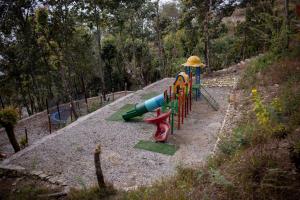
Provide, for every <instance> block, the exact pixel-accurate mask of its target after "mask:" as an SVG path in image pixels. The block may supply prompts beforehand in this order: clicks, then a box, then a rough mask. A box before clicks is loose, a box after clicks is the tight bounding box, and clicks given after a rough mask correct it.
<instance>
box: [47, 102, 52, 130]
mask: <svg viewBox="0 0 300 200" xmlns="http://www.w3.org/2000/svg"><path fill="white" fill-rule="evenodd" d="M46 107H47V116H48V128H49V132H50V134H51V119H50V112H49V105H48V99H46Z"/></svg>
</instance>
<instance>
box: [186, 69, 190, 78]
mask: <svg viewBox="0 0 300 200" xmlns="http://www.w3.org/2000/svg"><path fill="white" fill-rule="evenodd" d="M190 72H191V67H185V73H186V74H187V75H188V76H189V78H190Z"/></svg>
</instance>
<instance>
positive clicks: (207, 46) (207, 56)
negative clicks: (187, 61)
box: [204, 0, 212, 73]
mask: <svg viewBox="0 0 300 200" xmlns="http://www.w3.org/2000/svg"><path fill="white" fill-rule="evenodd" d="M211 7H212V1H211V0H210V1H209V4H208V10H207V13H206V16H205V21H204V33H205V62H206V66H207V71H208V73H210V72H211V66H210V35H209V18H210V12H211Z"/></svg>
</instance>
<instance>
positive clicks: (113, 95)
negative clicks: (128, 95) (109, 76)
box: [111, 88, 115, 101]
mask: <svg viewBox="0 0 300 200" xmlns="http://www.w3.org/2000/svg"><path fill="white" fill-rule="evenodd" d="M111 90H112V101H114V100H115V94H114V88H112V89H111Z"/></svg>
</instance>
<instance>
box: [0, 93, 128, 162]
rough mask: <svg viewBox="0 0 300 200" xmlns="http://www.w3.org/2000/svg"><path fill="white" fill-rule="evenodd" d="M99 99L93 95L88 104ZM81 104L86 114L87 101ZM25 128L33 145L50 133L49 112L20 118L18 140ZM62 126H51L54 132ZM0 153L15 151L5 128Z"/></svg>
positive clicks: (64, 105) (17, 129)
mask: <svg viewBox="0 0 300 200" xmlns="http://www.w3.org/2000/svg"><path fill="white" fill-rule="evenodd" d="M129 92H131V91H129ZM129 92H128V93H129ZM109 95H110V94H109ZM109 95H108V96H109ZM122 96H124V94H123V93H117V94H115V95H114V99H118V98H120V97H122ZM110 98H111V99H112V97H110ZM99 101H100V100H99V98H98V97H92V98H89V99H88V104H89V105H91V106H94V105H95V104H96V105H99ZM80 102H84V100H81V101H80ZM80 104H83V105H81V107H82V109H81V110H80V111H81V112H80V113H81V114H83V115H85V114H86V104H85V103H80ZM62 107H68V105H67V104H63V105H60V109H61V110H62ZM50 110H51V109H50ZM53 110H54V112H55V111H56V107H54V108H53ZM77 112H79V111H77ZM25 128H26V129H27V134H28V144H29V145H32V144H34V143H35V142H36V141H38V140H40V139H42V138H43V137H45V136H47V135H49V134H50V132H49V128H48V116H47V112H46V111H43V112H40V113H37V114H35V115H32V116H30V117H28V118H25V119H22V120H20V121H19V122H18V124H17V125H16V126H15V135H16V137H17V140H18V141H20V140H21V139H22V138H25ZM60 128H61V127H59V126H58V125H54V124H53V125H52V127H51V129H52V132H54V131H56V130H58V129H60ZM0 153H4V154H6V155H7V156H8V157H9V156H11V155H12V154H13V153H14V150H13V148H12V146H11V144H10V142H9V140H8V137H7V135H6V132H5V130H4V129H3V128H1V129H0ZM0 159H1V158H0Z"/></svg>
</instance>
